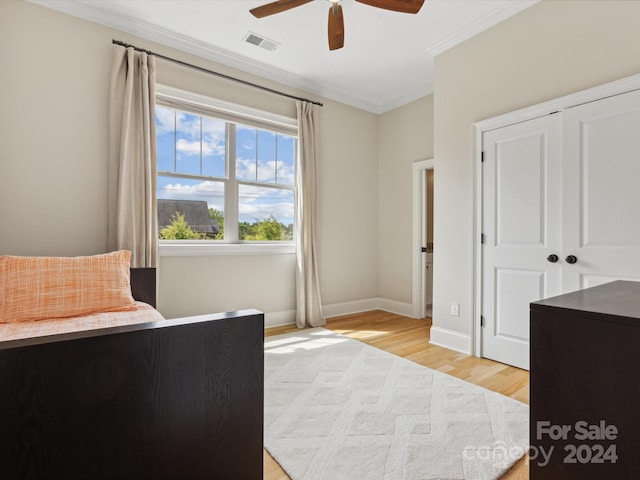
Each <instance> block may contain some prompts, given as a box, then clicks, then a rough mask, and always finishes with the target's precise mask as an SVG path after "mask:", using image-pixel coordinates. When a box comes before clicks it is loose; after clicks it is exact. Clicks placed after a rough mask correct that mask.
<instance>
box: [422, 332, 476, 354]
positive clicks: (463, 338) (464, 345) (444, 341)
mask: <svg viewBox="0 0 640 480" xmlns="http://www.w3.org/2000/svg"><path fill="white" fill-rule="evenodd" d="M430 336H431V339H430V340H429V343H431V344H432V345H437V346H439V347H444V348H448V349H449V350H455V351H456V352H460V353H464V354H465V355H471V337H470V336H469V335H467V334H464V333H460V332H455V331H453V330H449V329H447V328H441V327H436V326H433V325H432V326H431V334H430Z"/></svg>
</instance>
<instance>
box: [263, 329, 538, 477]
mask: <svg viewBox="0 0 640 480" xmlns="http://www.w3.org/2000/svg"><path fill="white" fill-rule="evenodd" d="M264 421H265V425H264V427H265V428H264V441H265V448H266V449H267V450H268V451H269V453H270V454H271V456H272V457H273V458H274V459H275V460H276V461H277V462H278V463H279V464H280V465H281V466H282V468H283V469H284V470H285V471H286V472H287V474H288V475H289V477H291V478H292V479H293V480H341V479H344V480H354V479H363V480H400V479H402V480H427V479H432V480H435V479H441V480H443V479H447V480H452V479H474V480H480V479H483V480H484V479H495V478H499V477H500V476H501V475H502V474H504V472H506V471H507V470H508V469H509V468H510V467H511V466H512V465H513V463H515V462H516V461H517V460H518V459H519V458H520V457H522V455H524V454H525V453H526V452H527V450H528V445H529V442H528V440H529V407H528V405H526V404H523V403H521V402H518V401H516V400H514V399H512V398H509V397H506V396H504V395H500V394H498V393H495V392H492V391H489V390H487V389H484V388H482V387H479V386H477V385H474V384H471V383H468V382H465V381H463V380H460V379H458V378H455V377H452V376H450V375H447V374H445V373H442V372H438V371H435V370H432V369H430V368H427V367H424V366H422V365H419V364H417V363H415V362H412V361H410V360H407V359H405V358H402V357H398V356H396V355H393V354H391V353H388V352H385V351H383V350H380V349H377V348H375V347H372V346H370V345H367V344H364V343H362V342H359V341H357V340H352V339H350V338H348V337H346V336H344V335H341V334H338V333H334V332H331V331H329V330H326V329H323V328H313V329H305V330H301V331H299V332H293V333H287V334H283V335H277V336H273V337H267V338H265V420H264Z"/></svg>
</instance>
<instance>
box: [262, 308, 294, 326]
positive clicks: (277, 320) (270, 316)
mask: <svg viewBox="0 0 640 480" xmlns="http://www.w3.org/2000/svg"><path fill="white" fill-rule="evenodd" d="M294 323H296V311H295V310H284V311H282V312H269V313H265V314H264V328H271V327H281V326H283V325H291V324H294Z"/></svg>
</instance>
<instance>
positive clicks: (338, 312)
mask: <svg viewBox="0 0 640 480" xmlns="http://www.w3.org/2000/svg"><path fill="white" fill-rule="evenodd" d="M372 310H384V311H385V312H391V313H396V314H398V315H404V316H406V317H409V316H410V313H411V304H410V303H404V302H398V301H396V300H389V299H388V298H365V299H362V300H354V301H352V302H341V303H333V304H330V305H323V306H322V311H323V313H324V316H325V318H327V319H330V318H333V317H341V316H343V315H351V314H354V313H362V312H370V311H372ZM295 323H296V312H295V310H284V311H281V312H271V313H265V314H264V326H265V328H272V327H280V326H284V325H293V324H295Z"/></svg>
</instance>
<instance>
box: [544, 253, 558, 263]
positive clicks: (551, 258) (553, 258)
mask: <svg viewBox="0 0 640 480" xmlns="http://www.w3.org/2000/svg"><path fill="white" fill-rule="evenodd" d="M547 260H548V261H550V262H551V263H556V262H557V261H558V255H556V254H551V255H549V256H548V257H547Z"/></svg>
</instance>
